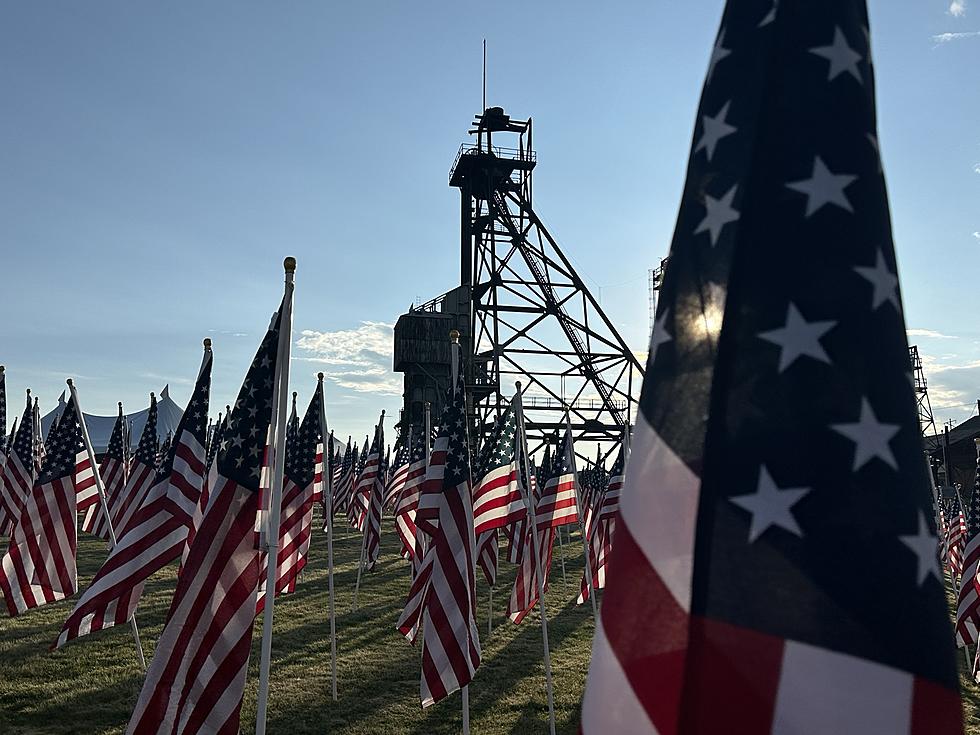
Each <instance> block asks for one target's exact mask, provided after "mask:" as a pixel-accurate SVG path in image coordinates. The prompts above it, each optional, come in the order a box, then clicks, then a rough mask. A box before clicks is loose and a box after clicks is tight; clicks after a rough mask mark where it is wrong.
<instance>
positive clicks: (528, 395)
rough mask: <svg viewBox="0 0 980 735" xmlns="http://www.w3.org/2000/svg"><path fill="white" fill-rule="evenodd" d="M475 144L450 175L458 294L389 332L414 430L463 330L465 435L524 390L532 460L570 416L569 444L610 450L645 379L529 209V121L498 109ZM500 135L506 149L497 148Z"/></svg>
mask: <svg viewBox="0 0 980 735" xmlns="http://www.w3.org/2000/svg"><path fill="white" fill-rule="evenodd" d="M469 133H470V135H473V136H474V140H473V141H471V142H467V143H464V144H463V145H461V146H460V148H459V152H458V153H457V155H456V160H455V161H454V162H453V166H452V169H451V171H450V174H449V183H450V185H451V186H453V187H455V188H457V189H459V190H460V286H459V287H458V288H456V289H453V290H452V291H450V292H448V293H447V294H445V295H443V296H441V297H439V298H438V299H435V300H434V301H432V302H429V303H427V304H423V305H421V306H419V307H413V308H412V310H410V311H409V313H407V314H404V315H402V317H401V318H399V320H398V323H397V324H396V326H395V370H399V371H402V372H405V381H406V394H405V399H406V415H407V416H408V417H409V420H410V421H412V422H413V423H414V422H416V421H417V417H416V415H415V414H416V413H417V412H418V410H420V409H419V408H418V407H419V406H420V405H422V403H424V401H425V400H431V401H432V403H433V406H434V410H435V406H437V405H438V402H439V400H441V396H432V397H429V396H430V392H429V391H430V390H431V387H432V386H435V385H437V384H439V383H440V382H441V381H440V379H444V377H445V376H446V375H448V373H446V370H445V363H444V362H443V360H444V359H445V355H443V354H442V352H443V350H442V346H441V345H440V346H438V347H437V346H436V345H435V344H434V342H433V340H434V341H437V342H445V343H446V349H445V352H446V353H447V354H448V339H447V337H446V335H447V334H448V331H449V329H450V328H453V327H455V328H457V329H459V331H460V333H461V337H460V343H461V345H462V346H463V354H464V356H465V365H464V370H465V372H464V375H465V379H466V382H467V384H468V388H469V393H470V396H471V398H472V405H471V406H470V407H469V409H470V416H471V420H472V428H473V429H474V430H475V431H476V432H478V433H483V432H485V431H487V430H488V429H489V427H490V426H491V425H492V423H493V420H494V418H495V417H496V416H497V415H499V414H500V412H501V411H502V410H503V409H504V408H505V407H506V405H507V401H508V400H509V398H510V397H511V395H512V394H513V391H514V383H515V381H517V380H520V381H522V384H523V385H524V386H525V398H524V408H525V415H526V418H527V421H528V433H529V437H530V438H531V439H532V451H533V450H534V449H535V448H536V447H539V446H541V444H542V443H544V442H547V441H549V440H552V439H553V438H554V437H555V436H557V434H558V432H559V431H560V430H561V428H562V427H563V426H564V411H565V410H566V409H567V410H568V411H569V414H570V417H571V423H572V429H573V432H574V433H575V436H576V439H577V440H581V441H586V442H591V441H595V442H599V443H600V444H601V448H602V449H603V455H604V456H605V455H608V454H611V453H612V452H614V451H616V448H617V446H618V442H619V441H620V440H621V439H622V436H623V432H624V430H626V429H627V427H629V426H631V424H632V422H633V419H634V418H635V415H636V399H637V395H634V391H636V393H637V394H638V392H639V387H640V379H641V378H642V375H643V371H642V367H641V366H640V363H639V361H638V360H637V358H636V356H635V355H634V354H633V352H632V351H631V350H630V349H629V347H628V346H627V345H626V343H625V341H624V340H623V338H622V337H621V336H620V335H619V333H618V332H617V330H616V328H615V327H614V325H613V323H612V322H611V321H610V319H609V318H608V317H607V316H606V314H605V313H604V312H603V311H602V308H601V307H600V306H599V303H598V301H597V300H596V299H595V298H594V297H593V295H592V293H591V292H590V291H589V289H588V288H587V287H586V286H585V284H584V282H583V281H582V279H581V278H580V277H579V275H578V274H577V273H576V271H575V268H574V267H573V266H572V264H571V262H570V261H569V260H568V258H567V257H566V256H565V254H564V253H563V252H562V250H561V248H560V247H559V246H558V243H557V242H556V241H555V239H554V237H552V235H551V234H550V233H549V232H548V230H547V229H546V228H545V226H544V224H543V223H542V222H541V219H540V218H539V217H538V215H537V213H536V212H535V211H534V209H533V207H532V203H531V200H532V172H533V170H534V168H535V166H536V165H537V157H536V155H535V153H534V150H533V148H532V147H531V138H532V125H531V120H530V119H528V120H517V119H514V118H512V117H510V116H509V115H507V114H506V113H505V112H504V111H503V109H502V108H500V107H489V108H486V110H485V111H484V112H483V114H480V115H477V116H476V118H475V120H474V123H473V128H472V129H471V130H470V131H469ZM503 136H508V137H509V138H510V140H509V142H510V144H511V147H504V146H500V145H497V144H496V143H498V142H500V138H501V137H503Z"/></svg>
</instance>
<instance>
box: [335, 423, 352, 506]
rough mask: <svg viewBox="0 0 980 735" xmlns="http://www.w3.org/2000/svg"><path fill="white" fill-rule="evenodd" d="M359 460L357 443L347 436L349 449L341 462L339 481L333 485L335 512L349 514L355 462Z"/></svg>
mask: <svg viewBox="0 0 980 735" xmlns="http://www.w3.org/2000/svg"><path fill="white" fill-rule="evenodd" d="M356 460H357V445H356V444H354V445H351V437H350V436H349V435H348V437H347V449H346V451H345V452H344V458H343V461H342V462H341V463H340V470H339V472H338V475H337V481H336V482H335V483H334V487H333V512H334V513H335V514H336V513H341V514H343V515H345V516H346V515H347V510H348V508H349V507H350V500H351V495H352V494H353V492H354V464H355V462H356Z"/></svg>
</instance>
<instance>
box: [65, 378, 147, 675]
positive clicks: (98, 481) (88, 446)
mask: <svg viewBox="0 0 980 735" xmlns="http://www.w3.org/2000/svg"><path fill="white" fill-rule="evenodd" d="M68 390H69V391H71V397H72V398H73V399H74V401H75V416H77V417H78V424H79V426H81V427H82V439H83V440H84V441H85V454H87V455H88V461H89V464H90V465H92V474H93V475H94V476H95V488H96V490H98V491H99V503H101V504H102V512H103V513H105V522H106V527H107V528H108V529H109V540H110V542H111V543H112V547H113V548H115V546H116V531H115V529H114V528H113V527H112V518H111V517H110V515H109V504H108V503H107V502H106V497H105V484H104V483H103V482H102V475H101V474H100V473H99V463H98V462H96V461H95V450H94V449H93V448H92V439H91V438H90V437H89V435H88V426H87V425H86V423H85V414H83V413H82V406H81V404H80V403H79V402H78V391H77V390H76V389H75V384H74V382H72V379H71V378H68ZM120 405H121V404H120ZM129 624H130V627H131V628H132V629H133V640H134V641H135V642H136V658H137V659H138V660H139V662H140V668H141V669H142V670H143V671H144V673H145V672H146V658H144V656H143V646H142V644H141V643H140V631H139V627H138V626H137V625H136V613H135V612H134V613H133V617H132V618H130V620H129Z"/></svg>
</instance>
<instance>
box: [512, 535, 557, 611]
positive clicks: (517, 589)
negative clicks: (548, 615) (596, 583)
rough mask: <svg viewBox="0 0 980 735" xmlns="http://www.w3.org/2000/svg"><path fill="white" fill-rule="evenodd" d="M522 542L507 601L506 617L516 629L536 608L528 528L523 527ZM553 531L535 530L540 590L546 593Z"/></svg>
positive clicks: (536, 576)
mask: <svg viewBox="0 0 980 735" xmlns="http://www.w3.org/2000/svg"><path fill="white" fill-rule="evenodd" d="M524 527H525V532H524V541H523V544H522V545H521V558H520V561H519V562H518V564H519V566H518V568H517V576H515V577H514V586H513V587H512V588H511V591H510V599H509V600H508V601H507V617H509V618H510V619H511V621H512V622H513V623H514V624H515V625H518V624H520V622H521V621H522V620H524V618H525V617H527V614H528V613H529V612H531V610H533V609H534V607H535V606H536V605H537V604H538V575H537V569H536V566H537V565H536V563H535V559H534V549H533V548H532V546H531V543H532V540H533V537H532V535H531V527H530V526H528V525H527V524H524ZM556 533H557V530H556V529H555V528H551V527H545V528H539V529H538V553H539V554H540V555H541V573H542V576H543V577H544V585H543V586H544V590H545V592H547V591H548V579H549V577H550V575H551V555H552V550H553V549H554V544H555V534H556Z"/></svg>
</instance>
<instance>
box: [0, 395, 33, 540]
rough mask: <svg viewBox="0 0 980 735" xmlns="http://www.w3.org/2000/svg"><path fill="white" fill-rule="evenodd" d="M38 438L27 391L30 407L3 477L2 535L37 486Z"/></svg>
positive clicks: (0, 495) (0, 499) (0, 488)
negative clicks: (35, 480)
mask: <svg viewBox="0 0 980 735" xmlns="http://www.w3.org/2000/svg"><path fill="white" fill-rule="evenodd" d="M36 452H37V441H36V440H35V436H34V407H33V406H32V405H31V392H30V391H27V407H26V408H25V409H24V415H23V417H21V420H20V426H18V427H17V433H16V434H15V435H14V442H13V445H12V446H11V447H10V451H9V453H8V454H7V461H6V463H5V464H4V466H3V476H2V477H0V535H2V536H8V535H10V532H11V530H13V527H14V524H16V523H17V519H18V518H20V509H21V506H22V505H23V504H24V501H25V500H26V499H27V496H28V495H30V494H31V488H32V487H33V486H34V477H35V465H36Z"/></svg>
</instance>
